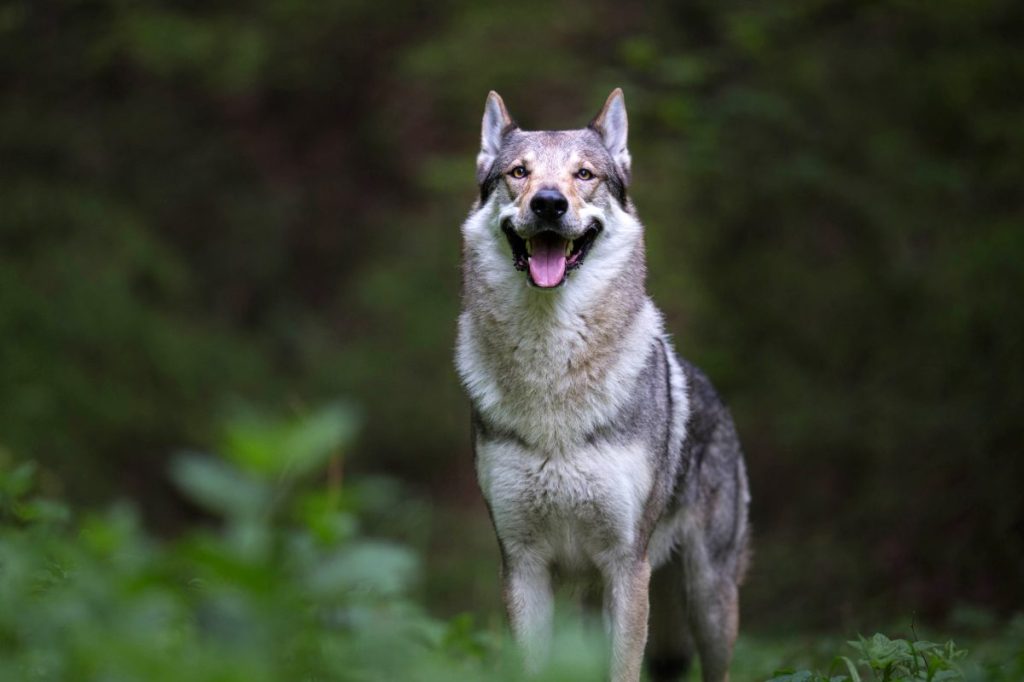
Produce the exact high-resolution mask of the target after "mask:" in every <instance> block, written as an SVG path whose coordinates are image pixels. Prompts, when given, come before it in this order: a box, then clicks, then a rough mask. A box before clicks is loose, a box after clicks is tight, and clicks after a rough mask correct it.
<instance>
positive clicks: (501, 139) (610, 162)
mask: <svg viewBox="0 0 1024 682" xmlns="http://www.w3.org/2000/svg"><path fill="white" fill-rule="evenodd" d="M626 132H627V122H626V105H625V101H624V99H623V96H622V91H621V90H619V89H616V90H615V91H613V92H612V93H611V95H609V96H608V99H607V101H606V102H605V104H604V107H603V108H602V109H601V111H600V112H598V114H597V116H595V117H594V119H593V120H592V121H591V122H590V124H589V125H588V126H587V127H586V128H581V129H579V130H558V131H525V130H520V129H519V127H518V126H517V125H516V124H515V122H514V121H513V120H512V117H511V116H509V114H508V110H507V109H506V108H505V103H504V102H503V101H502V99H501V97H500V96H499V95H498V94H497V93H496V92H491V93H490V94H489V95H488V96H487V104H486V106H485V108H484V118H483V131H482V134H481V145H480V154H479V155H478V156H477V181H478V182H479V184H480V207H481V210H488V212H489V215H492V216H494V221H491V222H492V227H496V228H497V229H498V230H500V232H501V233H502V234H503V235H504V238H505V239H506V240H507V242H508V246H509V247H510V248H511V260H510V261H506V262H509V263H511V266H512V267H513V268H515V269H516V270H522V271H526V273H527V274H526V277H527V280H528V281H529V282H530V284H533V285H534V286H537V287H540V288H544V289H548V288H553V287H557V286H559V285H561V284H562V283H563V282H565V281H566V278H567V276H568V274H569V273H570V272H571V271H573V270H575V269H577V268H580V267H581V266H582V265H583V262H584V259H586V258H587V256H588V255H589V254H590V253H591V252H592V251H595V253H596V250H597V249H600V248H603V247H605V246H607V248H615V247H614V245H613V244H608V245H605V244H602V243H601V242H602V241H605V242H612V241H613V240H612V239H611V238H610V237H611V234H610V233H612V232H614V230H615V228H616V227H617V226H618V224H619V223H621V222H622V220H621V219H622V217H623V216H625V215H627V214H628V213H629V212H630V208H629V204H628V200H627V198H626V186H627V183H628V182H629V171H630V156H629V151H628V149H627V148H626Z"/></svg>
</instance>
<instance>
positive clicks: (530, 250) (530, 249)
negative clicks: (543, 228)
mask: <svg viewBox="0 0 1024 682" xmlns="http://www.w3.org/2000/svg"><path fill="white" fill-rule="evenodd" d="M526 255H527V256H532V255H533V240H532V239H527V240H526Z"/></svg>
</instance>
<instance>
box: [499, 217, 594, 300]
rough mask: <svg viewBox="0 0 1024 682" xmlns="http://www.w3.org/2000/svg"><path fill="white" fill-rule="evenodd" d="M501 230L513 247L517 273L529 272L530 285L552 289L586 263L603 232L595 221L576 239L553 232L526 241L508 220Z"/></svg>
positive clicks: (543, 233) (546, 232) (540, 234)
mask: <svg viewBox="0 0 1024 682" xmlns="http://www.w3.org/2000/svg"><path fill="white" fill-rule="evenodd" d="M501 229H502V231H503V232H504V233H505V237H506V238H508V243H509V244H510V245H511V246H512V264H513V265H514V266H515V268H516V270H526V271H527V272H529V279H530V283H531V284H533V285H534V286H538V287H541V288H542V289H549V288H551V287H557V286H558V285H559V284H561V283H562V282H564V281H565V276H566V274H567V273H568V272H569V271H570V270H575V269H576V268H578V267H579V266H580V265H581V264H582V263H583V259H584V258H586V257H587V252H589V251H590V247H591V245H593V243H594V239H596V238H597V235H598V233H600V232H601V223H599V222H598V221H596V220H595V221H593V222H592V223H591V224H590V227H589V228H588V229H587V231H586V232H584V233H583V234H582V235H581V236H580V237H578V238H576V239H566V238H565V237H563V236H561V235H559V234H557V233H555V232H552V231H550V230H547V231H544V232H539V233H537V234H535V235H533V236H532V237H530V238H529V239H523V238H522V237H520V236H519V235H517V234H516V232H515V230H514V229H513V228H512V222H511V221H509V220H506V221H505V222H503V223H502V225H501Z"/></svg>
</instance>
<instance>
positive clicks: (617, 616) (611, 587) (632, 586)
mask: <svg viewBox="0 0 1024 682" xmlns="http://www.w3.org/2000/svg"><path fill="white" fill-rule="evenodd" d="M650 582H651V564H650V562H648V560H647V557H643V558H642V559H635V558H631V559H628V560H624V561H621V562H616V563H615V564H613V565H612V566H610V567H609V568H608V569H606V571H605V598H604V610H605V623H606V626H607V628H608V630H609V633H610V635H611V644H612V676H611V678H612V682H638V681H639V679H640V670H641V668H642V666H643V660H644V647H645V646H646V644H647V615H648V611H649V608H650V607H649V601H648V588H649V586H650Z"/></svg>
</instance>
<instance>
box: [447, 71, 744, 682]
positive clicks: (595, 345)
mask: <svg viewBox="0 0 1024 682" xmlns="http://www.w3.org/2000/svg"><path fill="white" fill-rule="evenodd" d="M626 132H627V120H626V107H625V101H624V98H623V95H622V91H621V90H619V89H616V90H615V91H613V92H612V93H611V95H609V97H608V99H607V101H606V102H605V104H604V107H603V108H602V109H601V111H600V112H599V113H598V114H597V116H596V117H595V118H594V119H593V120H592V121H591V122H590V124H589V125H588V126H587V127H585V128H582V129H578V130H561V131H525V130H521V129H520V128H519V127H518V126H517V125H516V124H515V123H514V122H513V120H512V118H511V117H510V116H509V114H508V111H507V110H506V108H505V104H504V102H503V101H502V99H501V97H499V96H498V94H497V93H495V92H491V93H490V94H489V95H488V97H487V103H486V105H485V108H484V117H483V132H482V136H481V147H480V153H479V155H478V156H477V165H476V179H477V183H478V184H479V187H480V195H479V199H478V200H477V201H476V202H475V204H474V205H473V208H472V210H471V212H470V215H469V217H468V218H467V220H466V222H465V223H464V224H463V226H462V240H463V305H462V312H461V314H460V317H459V329H458V340H457V348H456V366H457V368H458V372H459V375H460V377H461V380H462V383H463V385H464V387H465V390H466V392H467V393H468V394H469V397H470V400H471V403H472V415H473V417H472V430H473V446H474V452H475V461H476V470H477V478H478V480H479V483H480V488H481V490H482V491H483V495H484V498H485V500H486V502H487V505H488V509H489V510H490V514H491V519H492V521H493V524H494V528H495V531H496V533H497V537H498V545H499V547H500V550H501V565H502V570H501V574H502V583H503V596H504V602H505V607H506V609H507V612H508V618H509V621H510V624H511V627H512V631H513V635H514V637H515V639H516V641H517V642H518V644H519V646H520V647H521V649H522V652H523V656H524V659H525V666H526V668H527V670H529V671H535V670H538V669H540V668H542V667H543V665H544V661H545V660H546V658H547V654H548V651H547V649H548V642H549V639H550V637H549V636H550V634H551V627H552V626H551V623H552V615H553V613H552V612H553V602H554V597H553V593H552V590H553V586H554V580H555V576H557V577H558V578H559V579H568V580H569V581H572V582H579V581H594V584H597V585H600V586H601V588H602V589H601V594H602V595H603V598H602V602H603V616H604V623H605V629H606V631H607V633H608V636H609V639H610V665H611V678H612V680H614V681H616V682H625V681H630V682H635V681H636V680H639V679H640V673H641V667H642V664H643V660H644V649H645V647H647V648H648V649H649V650H648V652H647V654H648V656H647V667H648V673H649V675H650V677H651V678H652V679H655V680H667V679H676V678H678V677H679V676H681V675H683V674H684V673H685V672H686V670H687V668H688V665H689V662H690V659H691V657H692V652H693V649H694V648H695V649H696V652H697V653H698V654H699V656H700V661H701V669H702V672H703V678H704V680H705V681H711V680H715V681H718V680H728V677H729V673H728V668H729V661H730V658H731V657H732V649H733V644H734V642H735V639H736V633H737V629H738V627H739V597H738V589H739V584H740V581H741V580H742V577H743V574H744V571H745V570H746V564H747V556H748V549H747V548H748V526H747V506H748V502H749V493H748V487H747V476H746V470H745V467H744V463H743V456H742V453H741V451H740V444H739V439H738V437H737V435H736V429H735V427H734V425H733V420H732V417H731V416H730V415H729V412H728V410H727V409H726V407H725V406H724V405H723V403H722V401H721V399H720V398H719V397H718V395H717V394H716V392H715V390H714V388H712V386H711V383H710V382H709V381H708V379H707V377H706V376H705V375H704V374H703V373H702V372H701V371H700V370H698V369H697V368H696V367H694V366H693V365H691V364H689V363H688V362H686V361H685V360H682V359H679V358H677V356H676V354H675V352H674V351H673V349H672V345H671V343H670V341H669V337H668V335H667V333H666V332H665V329H664V323H663V321H662V316H661V313H660V312H659V311H658V310H657V309H656V308H655V306H654V304H653V303H652V302H651V299H650V298H649V297H648V296H647V293H646V291H645V288H644V287H645V285H644V280H645V277H646V265H645V259H644V237H643V226H642V225H641V224H640V221H639V219H638V218H637V213H636V209H635V208H634V206H633V202H632V200H631V199H630V197H629V195H628V193H627V187H628V185H629V181H630V163H631V160H630V153H629V150H628V149H627V146H626ZM648 621H650V623H649V625H650V637H649V639H650V643H649V644H648Z"/></svg>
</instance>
